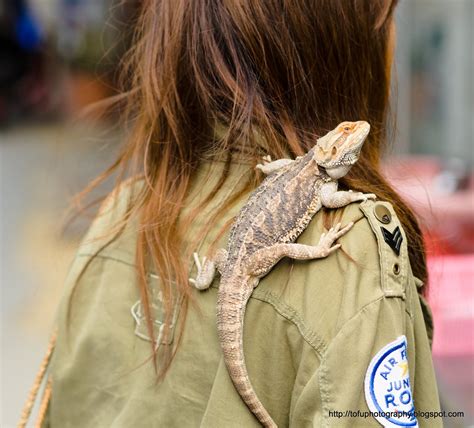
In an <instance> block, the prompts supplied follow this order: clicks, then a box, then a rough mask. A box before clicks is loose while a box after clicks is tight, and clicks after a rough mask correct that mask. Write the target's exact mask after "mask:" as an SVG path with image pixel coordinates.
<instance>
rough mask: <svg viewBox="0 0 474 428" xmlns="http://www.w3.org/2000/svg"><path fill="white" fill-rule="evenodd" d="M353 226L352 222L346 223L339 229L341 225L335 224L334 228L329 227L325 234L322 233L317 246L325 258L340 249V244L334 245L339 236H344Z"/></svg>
mask: <svg viewBox="0 0 474 428" xmlns="http://www.w3.org/2000/svg"><path fill="white" fill-rule="evenodd" d="M352 226H354V223H353V222H350V223H348V224H347V225H345V226H344V227H342V228H341V223H337V224H336V225H335V226H333V227H331V228H330V229H329V230H328V231H327V233H323V234H322V235H321V238H319V244H318V245H319V246H321V247H322V248H321V249H322V251H323V254H325V255H326V256H327V255H329V254H331V253H332V252H334V251H336V250H337V249H338V248H340V247H341V244H335V245H333V244H334V242H335V241H336V240H338V239H339V238H340V237H341V236H343V235H344V234H346V233H347V232H348V231H349V230H350V229H351V228H352Z"/></svg>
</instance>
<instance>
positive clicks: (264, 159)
mask: <svg viewBox="0 0 474 428" xmlns="http://www.w3.org/2000/svg"><path fill="white" fill-rule="evenodd" d="M262 162H263V163H259V164H257V166H256V167H255V168H256V169H259V170H261V171H263V170H264V168H265V165H266V164H269V163H271V162H272V157H271V156H270V155H266V156H262Z"/></svg>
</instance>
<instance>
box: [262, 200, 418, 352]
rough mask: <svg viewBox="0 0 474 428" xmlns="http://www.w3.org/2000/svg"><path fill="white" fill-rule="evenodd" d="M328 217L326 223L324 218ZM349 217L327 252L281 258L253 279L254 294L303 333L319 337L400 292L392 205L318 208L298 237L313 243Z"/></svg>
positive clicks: (402, 273) (401, 241)
mask: <svg viewBox="0 0 474 428" xmlns="http://www.w3.org/2000/svg"><path fill="white" fill-rule="evenodd" d="M328 222H329V224H328ZM339 222H340V223H341V225H342V226H344V225H346V224H349V223H350V222H352V223H354V225H353V227H352V228H351V229H350V230H349V231H348V232H347V233H346V234H345V235H344V236H342V237H341V238H340V239H339V240H338V241H337V242H339V243H340V244H341V248H339V249H338V250H337V251H335V252H334V253H332V254H330V255H329V256H328V257H325V258H321V259H315V260H310V261H296V260H290V259H283V260H282V261H281V262H280V263H279V264H278V265H277V266H276V267H275V268H274V269H273V270H272V271H271V272H270V273H269V275H267V276H266V277H265V278H263V279H262V281H261V282H260V284H259V287H258V288H257V289H256V290H255V292H254V298H258V299H261V300H265V301H268V302H269V303H270V304H272V305H273V306H274V307H275V308H276V310H277V312H279V313H280V314H281V315H282V316H283V317H286V318H288V320H290V321H292V322H293V323H295V324H297V327H298V329H299V330H300V332H301V333H302V334H303V336H306V337H318V339H317V340H316V341H315V343H314V346H319V345H318V343H316V342H321V346H323V348H324V343H325V342H328V341H330V339H331V338H332V337H333V336H334V335H335V334H336V333H337V331H338V330H339V329H340V328H341V326H342V325H343V324H344V323H345V322H347V321H348V320H350V319H351V318H352V317H354V316H355V315H356V314H358V313H359V312H361V311H363V310H364V308H366V307H367V306H368V305H370V304H372V303H374V302H378V301H381V300H383V299H384V298H386V297H400V298H402V299H404V298H405V291H406V290H405V288H406V284H407V280H408V277H409V276H411V269H410V266H409V259H408V252H407V245H406V244H407V240H406V236H405V233H404V231H403V228H402V225H401V223H400V221H399V219H398V218H397V216H396V214H395V211H394V209H393V207H392V205H391V204H390V203H388V202H383V201H371V200H368V201H365V202H359V203H352V204H349V205H348V206H346V207H344V208H341V209H338V210H331V211H330V212H324V211H320V212H318V213H317V214H316V215H315V217H314V218H313V220H312V221H311V223H310V225H309V226H308V228H307V229H306V230H305V232H304V233H303V234H302V235H301V236H300V237H299V239H298V241H297V242H298V243H300V244H306V245H316V244H317V243H318V241H319V239H320V237H321V235H322V234H323V233H324V232H325V231H327V228H326V227H327V226H329V227H330V226H331V225H334V224H336V223H339Z"/></svg>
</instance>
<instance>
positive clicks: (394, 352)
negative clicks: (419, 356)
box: [365, 336, 418, 428]
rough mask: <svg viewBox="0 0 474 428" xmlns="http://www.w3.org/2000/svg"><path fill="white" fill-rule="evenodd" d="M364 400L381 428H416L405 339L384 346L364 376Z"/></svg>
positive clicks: (403, 337)
mask: <svg viewBox="0 0 474 428" xmlns="http://www.w3.org/2000/svg"><path fill="white" fill-rule="evenodd" d="M365 400H366V401H367V405H368V406H369V409H370V410H371V411H372V412H373V414H374V417H375V419H377V421H379V422H380V423H381V424H382V426H384V427H391V428H394V427H397V428H398V427H418V422H417V420H416V417H415V413H414V412H415V407H414V406H413V396H412V390H411V386H410V376H409V374H408V359H407V339H406V337H405V336H400V337H398V338H397V339H396V340H394V341H393V342H391V343H389V344H388V345H386V346H384V347H383V348H382V349H381V350H380V351H379V352H377V355H375V357H374V358H372V361H371V362H370V364H369V368H368V369H367V373H366V375H365Z"/></svg>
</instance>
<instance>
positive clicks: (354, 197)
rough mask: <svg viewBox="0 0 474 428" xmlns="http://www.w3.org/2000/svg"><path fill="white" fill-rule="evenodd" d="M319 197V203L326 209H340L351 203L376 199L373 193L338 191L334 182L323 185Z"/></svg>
mask: <svg viewBox="0 0 474 428" xmlns="http://www.w3.org/2000/svg"><path fill="white" fill-rule="evenodd" d="M320 195H321V203H322V204H323V205H324V206H325V207H327V208H340V207H344V206H346V205H348V204H350V203H351V202H356V201H366V200H367V199H375V198H376V197H377V196H376V195H374V194H373V193H362V192H353V191H352V190H348V191H338V190H337V182H335V181H330V182H329V183H325V184H323V185H322V186H321V192H320Z"/></svg>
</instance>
